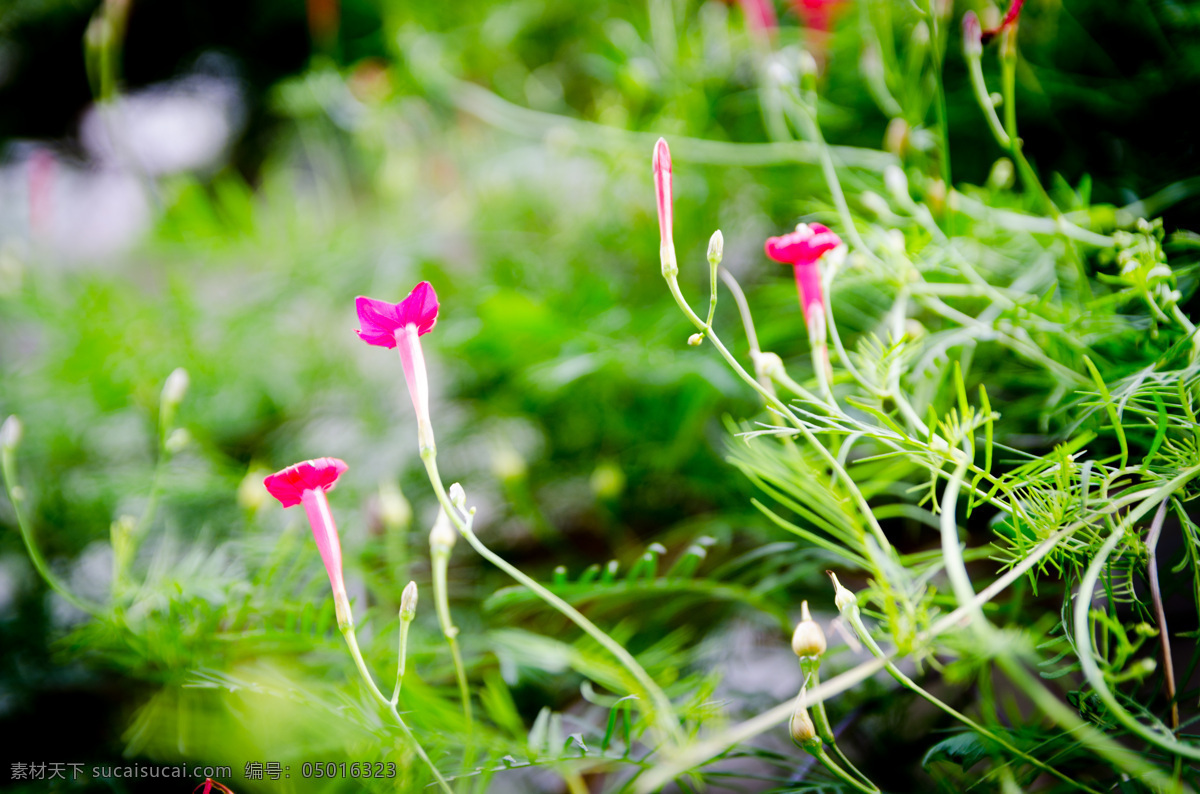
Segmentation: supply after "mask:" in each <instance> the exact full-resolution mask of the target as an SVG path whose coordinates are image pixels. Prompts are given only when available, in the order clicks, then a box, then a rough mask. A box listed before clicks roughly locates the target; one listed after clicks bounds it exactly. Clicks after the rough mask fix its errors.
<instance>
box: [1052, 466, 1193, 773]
mask: <svg viewBox="0 0 1200 794" xmlns="http://www.w3.org/2000/svg"><path fill="white" fill-rule="evenodd" d="M1188 471H1190V472H1191V473H1192V476H1194V475H1195V474H1196V473H1200V467H1194V468H1192V469H1189V470H1188ZM1181 476H1182V475H1181ZM1175 479H1176V480H1178V479H1179V477H1177V478H1175ZM1189 479H1190V478H1189ZM1180 484H1181V485H1182V484H1183V483H1182V482H1181V483H1180ZM1159 491H1160V492H1161V491H1162V489H1161V488H1160V489H1159ZM1169 496H1170V492H1168V493H1167V494H1164V495H1163V500H1165V499H1167V498H1169ZM1147 501H1149V500H1147ZM1143 506H1144V505H1143ZM1138 517H1140V516H1138ZM1136 520H1137V518H1136V517H1134V513H1132V512H1131V513H1130V514H1129V516H1127V517H1126V518H1125V519H1124V520H1122V521H1121V523H1120V524H1119V525H1118V526H1117V529H1116V530H1115V531H1114V532H1112V533H1111V534H1110V535H1109V537H1108V539H1107V540H1106V541H1105V542H1104V545H1102V546H1101V547H1100V550H1099V551H1098V552H1096V556H1095V557H1093V558H1092V562H1091V564H1090V565H1088V568H1087V571H1086V573H1084V576H1083V580H1082V581H1081V582H1080V583H1079V593H1078V594H1077V595H1076V597H1075V610H1074V619H1075V649H1076V653H1078V654H1079V666H1080V668H1081V669H1082V670H1083V675H1084V677H1085V678H1087V680H1088V683H1089V684H1091V686H1092V689H1094V690H1095V692H1096V694H1097V695H1098V696H1099V697H1100V699H1101V700H1102V701H1103V702H1104V705H1105V706H1107V707H1108V710H1109V712H1110V713H1111V714H1112V715H1113V716H1114V717H1116V718H1117V720H1118V721H1119V722H1120V723H1121V724H1122V725H1124V726H1125V727H1126V728H1128V729H1129V730H1130V731H1132V732H1133V733H1136V734H1137V735H1138V736H1140V737H1142V738H1143V739H1145V740H1146V741H1147V742H1150V743H1151V744H1154V745H1156V746H1158V747H1161V748H1162V749H1163V750H1166V751H1167V752H1169V753H1173V754H1175V755H1179V756H1183V757H1185V758H1190V759H1192V760H1200V748H1196V747H1193V746H1191V745H1188V744H1184V743H1183V742H1180V741H1179V740H1178V739H1176V738H1175V737H1174V736H1173V735H1171V734H1170V733H1169V731H1168V733H1167V734H1165V735H1164V734H1162V733H1159V732H1158V731H1153V730H1151V729H1150V728H1147V727H1146V726H1145V725H1143V724H1142V723H1141V722H1139V721H1138V720H1137V718H1136V717H1134V716H1133V715H1132V714H1130V713H1129V711H1128V710H1127V709H1126V708H1125V707H1124V706H1123V705H1121V702H1120V701H1119V700H1117V697H1116V696H1115V695H1114V694H1113V693H1112V690H1110V689H1109V688H1108V682H1107V681H1105V679H1104V674H1103V673H1102V672H1101V671H1100V666H1099V665H1098V664H1097V662H1096V655H1095V650H1094V648H1093V639H1092V630H1091V629H1092V626H1091V620H1090V618H1089V614H1088V613H1089V611H1090V610H1091V606H1092V597H1093V594H1094V592H1095V589H1096V582H1097V581H1098V580H1099V578H1100V572H1101V571H1102V570H1103V569H1104V564H1105V562H1106V561H1107V560H1108V556H1109V555H1110V554H1111V553H1112V551H1113V549H1115V548H1116V547H1117V544H1118V543H1120V542H1121V540H1122V539H1123V538H1124V536H1125V532H1126V531H1127V530H1128V529H1129V528H1130V527H1132V526H1133V524H1134V522H1135V521H1136Z"/></svg>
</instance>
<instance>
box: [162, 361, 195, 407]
mask: <svg viewBox="0 0 1200 794" xmlns="http://www.w3.org/2000/svg"><path fill="white" fill-rule="evenodd" d="M190 383H191V379H190V378H189V377H188V373H187V370H186V369H184V368H183V367H178V368H176V369H175V370H174V371H173V372H172V373H171V374H170V375H168V376H167V381H166V383H164V384H163V390H162V401H163V402H164V403H166V404H168V405H179V404H180V403H181V402H183V398H184V396H185V395H186V394H187V390H188V385H189V384H190Z"/></svg>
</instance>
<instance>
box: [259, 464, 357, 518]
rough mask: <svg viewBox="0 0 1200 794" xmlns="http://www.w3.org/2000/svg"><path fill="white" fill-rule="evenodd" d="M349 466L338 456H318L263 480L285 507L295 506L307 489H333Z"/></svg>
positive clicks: (269, 490) (301, 499)
mask: <svg viewBox="0 0 1200 794" xmlns="http://www.w3.org/2000/svg"><path fill="white" fill-rule="evenodd" d="M347 468H349V467H348V466H347V465H346V464H345V463H344V462H343V461H340V460H338V459H337V458H316V459H315V460H306V461H304V462H303V463H297V464H296V465H294V466H288V467H287V468H286V469H284V470H283V471H278V472H275V473H274V474H272V475H271V476H270V477H267V479H265V480H263V485H265V486H267V491H268V493H270V494H271V496H274V497H275V498H276V499H278V500H279V503H280V504H281V505H283V506H284V507H293V506H295V505H298V504H300V502H301V501H303V494H304V492H305V491H310V490H315V489H318V488H319V489H321V490H323V491H331V490H333V486H334V483H336V482H337V478H338V477H340V476H342V472H344V471H345V470H346V469H347Z"/></svg>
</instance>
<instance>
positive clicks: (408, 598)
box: [400, 582, 417, 621]
mask: <svg viewBox="0 0 1200 794" xmlns="http://www.w3.org/2000/svg"><path fill="white" fill-rule="evenodd" d="M416 616H417V583H416V582H409V583H408V584H407V585H405V586H404V592H403V593H401V594H400V619H401V620H404V621H409V620H412V619H413V618H415V617H416Z"/></svg>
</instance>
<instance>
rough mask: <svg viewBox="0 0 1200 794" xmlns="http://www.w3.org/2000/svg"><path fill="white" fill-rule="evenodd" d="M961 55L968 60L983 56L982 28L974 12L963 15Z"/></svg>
mask: <svg viewBox="0 0 1200 794" xmlns="http://www.w3.org/2000/svg"><path fill="white" fill-rule="evenodd" d="M962 38H963V54H964V55H966V56H967V57H968V58H978V57H979V56H980V55H982V54H983V26H982V25H980V24H979V17H978V16H976V14H975V12H974V11H968V12H967V13H965V14H963V21H962Z"/></svg>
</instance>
